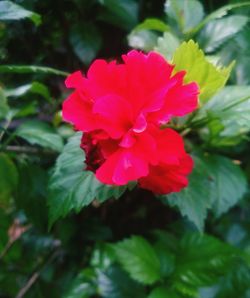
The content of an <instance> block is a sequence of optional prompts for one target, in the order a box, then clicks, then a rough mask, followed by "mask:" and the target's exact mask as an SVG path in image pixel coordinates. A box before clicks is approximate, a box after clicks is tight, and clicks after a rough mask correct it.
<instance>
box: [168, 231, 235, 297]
mask: <svg viewBox="0 0 250 298" xmlns="http://www.w3.org/2000/svg"><path fill="white" fill-rule="evenodd" d="M198 252H199V253H198ZM237 258H238V259H240V252H238V251H237V249H235V248H234V247H232V246H229V245H228V244H226V243H223V242H221V241H220V240H218V239H216V238H215V237H212V236H208V235H202V234H198V233H190V234H186V235H185V236H184V237H183V238H182V240H181V242H180V245H179V248H178V259H177V264H176V271H175V272H174V275H173V278H172V283H173V284H172V286H173V287H174V288H175V289H176V290H178V291H179V292H180V293H182V294H184V295H187V296H189V294H191V296H192V295H193V296H196V295H197V290H198V289H199V288H200V287H202V286H208V285H212V284H214V283H216V282H217V281H218V280H219V279H220V278H221V277H222V276H225V275H226V274H227V272H228V271H229V270H231V268H232V266H234V264H235V262H236V260H237ZM185 297H186V296H185Z"/></svg>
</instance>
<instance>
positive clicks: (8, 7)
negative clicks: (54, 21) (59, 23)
mask: <svg viewBox="0 0 250 298" xmlns="http://www.w3.org/2000/svg"><path fill="white" fill-rule="evenodd" d="M25 18H29V19H31V21H32V22H33V23H34V24H35V25H40V24H41V16H40V15H39V14H37V13H35V12H32V11H29V10H27V9H24V8H23V7H22V6H20V5H17V4H15V3H13V2H11V1H1V2H0V21H12V20H20V19H25Z"/></svg>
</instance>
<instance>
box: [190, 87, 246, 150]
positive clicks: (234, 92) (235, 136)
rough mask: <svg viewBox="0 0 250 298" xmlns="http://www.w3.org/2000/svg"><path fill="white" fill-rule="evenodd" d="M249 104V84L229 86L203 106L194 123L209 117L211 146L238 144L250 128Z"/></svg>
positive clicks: (209, 140)
mask: <svg viewBox="0 0 250 298" xmlns="http://www.w3.org/2000/svg"><path fill="white" fill-rule="evenodd" d="M249 104H250V87H249V86H227V87H225V88H224V89H223V90H221V91H220V92H219V93H218V94H216V95H215V96H214V97H213V98H212V99H211V100H210V101H209V102H208V103H207V104H206V105H204V106H203V108H202V109H201V110H200V112H199V113H198V114H197V117H196V119H194V123H197V122H199V121H202V119H206V118H207V121H208V127H209V135H208V136H207V137H206V139H207V141H208V143H209V145H210V146H213V147H219V146H221V147H222V146H223V147H225V146H231V145H236V144H238V143H239V142H240V141H242V140H243V138H244V136H245V134H246V132H248V131H249V130H250V116H249V115H250V108H249Z"/></svg>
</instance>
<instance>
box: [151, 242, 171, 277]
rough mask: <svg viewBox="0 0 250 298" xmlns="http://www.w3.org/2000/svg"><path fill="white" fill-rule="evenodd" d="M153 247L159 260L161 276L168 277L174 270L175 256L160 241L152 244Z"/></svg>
mask: <svg viewBox="0 0 250 298" xmlns="http://www.w3.org/2000/svg"><path fill="white" fill-rule="evenodd" d="M154 249H155V251H156V254H157V256H158V258H159V260H160V271H161V276H162V277H163V278H165V277H168V276H169V275H170V274H171V273H172V272H173V271H174V267H175V256H174V255H173V254H172V253H171V252H170V251H169V250H168V249H167V248H166V246H165V245H163V243H161V242H160V241H158V242H157V243H156V244H155V245H154Z"/></svg>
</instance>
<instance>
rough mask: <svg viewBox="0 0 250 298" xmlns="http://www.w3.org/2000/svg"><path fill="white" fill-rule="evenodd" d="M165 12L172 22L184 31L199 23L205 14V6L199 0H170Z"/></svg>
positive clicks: (167, 2)
mask: <svg viewBox="0 0 250 298" xmlns="http://www.w3.org/2000/svg"><path fill="white" fill-rule="evenodd" d="M165 12H166V14H167V16H168V20H169V22H170V24H172V26H178V29H179V30H180V31H181V32H183V33H185V32H188V31H189V30H191V29H192V28H194V27H195V26H196V25H198V24H199V23H200V21H201V20H202V18H203V16H204V11H203V6H202V4H201V3H200V2H199V1H198V0H168V1H166V4H165ZM194 12H195V13H194Z"/></svg>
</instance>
